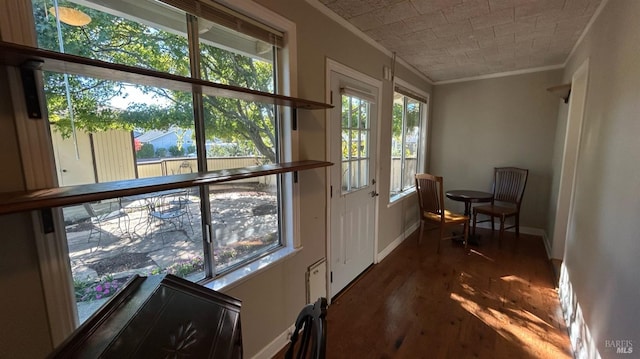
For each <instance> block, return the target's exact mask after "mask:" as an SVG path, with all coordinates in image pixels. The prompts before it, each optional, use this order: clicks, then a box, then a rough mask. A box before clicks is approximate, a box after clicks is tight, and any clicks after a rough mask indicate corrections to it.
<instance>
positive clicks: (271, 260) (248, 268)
mask: <svg viewBox="0 0 640 359" xmlns="http://www.w3.org/2000/svg"><path fill="white" fill-rule="evenodd" d="M301 250H302V247H298V248H290V247H285V248H281V249H279V250H277V251H275V252H273V253H270V254H268V255H266V256H264V257H261V258H259V259H257V260H255V261H253V262H251V263H249V264H247V265H244V266H242V267H240V268H238V269H236V270H234V271H231V272H229V273H227V274H225V275H223V276H221V277H218V278H216V279H214V280H212V281H210V282H207V283H204V284H203V285H204V286H205V287H207V288H210V289H213V290H217V291H222V290H226V289H231V288H234V287H236V286H238V285H240V284H241V283H243V282H245V281H246V280H248V279H249V278H251V277H253V276H255V275H257V274H259V273H262V272H263V271H265V270H267V269H268V268H270V267H271V266H273V265H274V264H277V263H280V262H281V261H283V260H285V259H288V258H290V257H293V256H294V255H296V254H297V253H298V252H300V251H301Z"/></svg>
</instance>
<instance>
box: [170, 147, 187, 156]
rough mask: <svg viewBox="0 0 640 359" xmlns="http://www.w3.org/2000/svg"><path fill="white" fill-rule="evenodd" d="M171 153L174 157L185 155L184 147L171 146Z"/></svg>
mask: <svg viewBox="0 0 640 359" xmlns="http://www.w3.org/2000/svg"><path fill="white" fill-rule="evenodd" d="M169 153H171V156H173V157H180V156H184V150H183V149H182V148H178V146H171V147H169Z"/></svg>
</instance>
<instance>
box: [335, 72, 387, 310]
mask: <svg viewBox="0 0 640 359" xmlns="http://www.w3.org/2000/svg"><path fill="white" fill-rule="evenodd" d="M329 77H330V85H331V86H330V88H331V97H332V99H331V101H332V103H333V105H334V108H333V109H332V110H331V116H330V121H331V124H330V137H329V138H330V139H329V141H330V144H329V147H330V157H331V162H333V163H334V165H333V166H332V167H331V180H330V185H331V199H330V201H331V207H330V211H331V224H330V226H331V232H330V233H331V239H330V261H331V275H330V279H331V284H330V292H331V296H332V297H333V296H334V295H336V294H337V293H338V292H339V291H340V290H342V289H343V288H345V287H346V286H347V285H348V284H349V283H350V282H351V281H352V280H354V279H355V278H356V277H357V276H358V275H359V274H360V273H362V272H363V271H364V270H365V269H366V268H367V267H368V266H369V265H371V264H372V263H373V260H374V243H375V230H376V228H375V226H376V224H375V215H376V213H375V208H376V202H377V193H376V185H375V178H374V176H375V173H376V172H375V170H376V169H375V164H376V158H377V152H376V141H377V136H376V129H377V125H376V122H377V114H378V111H377V104H376V102H377V96H378V88H377V87H375V86H374V85H371V84H367V83H365V82H362V81H358V80H356V79H354V78H352V77H349V76H346V75H344V74H340V73H338V72H335V71H330V74H329ZM378 87H379V85H378Z"/></svg>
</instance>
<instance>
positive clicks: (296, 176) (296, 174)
mask: <svg viewBox="0 0 640 359" xmlns="http://www.w3.org/2000/svg"><path fill="white" fill-rule="evenodd" d="M293 183H298V171H294V172H293Z"/></svg>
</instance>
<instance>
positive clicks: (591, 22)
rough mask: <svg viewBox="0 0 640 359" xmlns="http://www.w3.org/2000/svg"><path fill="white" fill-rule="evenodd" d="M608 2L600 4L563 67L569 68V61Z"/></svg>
mask: <svg viewBox="0 0 640 359" xmlns="http://www.w3.org/2000/svg"><path fill="white" fill-rule="evenodd" d="M608 2H609V0H602V2H601V3H600V5H599V6H598V8H597V9H596V11H595V12H594V13H593V16H592V17H591V20H589V22H588V23H587V26H585V27H584V31H582V34H580V37H579V38H578V41H576V43H575V44H574V45H573V48H572V49H571V52H569V55H568V56H567V58H566V59H565V60H564V63H563V64H562V67H566V66H567V64H568V63H569V59H571V57H572V56H573V53H574V52H576V49H578V46H580V43H582V40H584V38H585V37H586V36H587V33H588V32H589V30H591V26H593V23H594V22H596V19H597V18H598V17H599V16H600V14H601V13H602V10H603V9H604V7H605V6H606V5H607V3H608Z"/></svg>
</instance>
